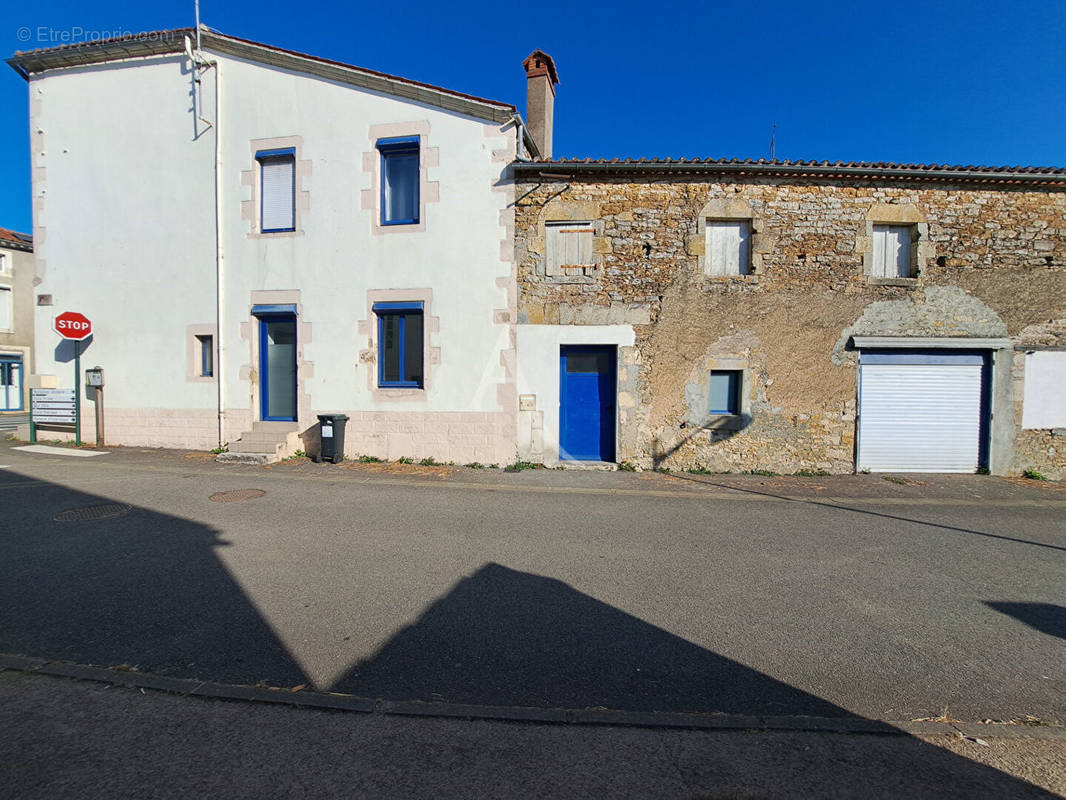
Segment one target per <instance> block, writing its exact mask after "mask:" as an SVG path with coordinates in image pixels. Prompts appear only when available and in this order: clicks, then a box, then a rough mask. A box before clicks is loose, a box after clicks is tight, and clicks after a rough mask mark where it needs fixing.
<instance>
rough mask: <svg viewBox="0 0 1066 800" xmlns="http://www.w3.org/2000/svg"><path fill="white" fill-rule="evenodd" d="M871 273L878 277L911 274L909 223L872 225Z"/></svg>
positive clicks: (906, 276) (907, 275)
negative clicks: (872, 261) (872, 257)
mask: <svg viewBox="0 0 1066 800" xmlns="http://www.w3.org/2000/svg"><path fill="white" fill-rule="evenodd" d="M873 255H874V265H873V272H872V273H871V274H873V275H874V276H875V277H878V278H909V277H910V276H911V228H910V226H909V225H874V248H873Z"/></svg>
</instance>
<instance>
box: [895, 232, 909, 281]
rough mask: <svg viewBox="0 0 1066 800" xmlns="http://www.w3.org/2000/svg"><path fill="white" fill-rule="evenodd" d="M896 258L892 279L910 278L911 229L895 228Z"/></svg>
mask: <svg viewBox="0 0 1066 800" xmlns="http://www.w3.org/2000/svg"><path fill="white" fill-rule="evenodd" d="M893 232H894V233H895V247H896V258H895V261H894V264H893V266H894V273H893V277H897V278H909V277H910V276H911V229H910V228H909V227H907V226H905V225H898V226H895V227H894V229H893Z"/></svg>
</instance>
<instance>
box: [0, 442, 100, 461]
mask: <svg viewBox="0 0 1066 800" xmlns="http://www.w3.org/2000/svg"><path fill="white" fill-rule="evenodd" d="M11 449H12V450H21V451H22V452H24V453H43V454H44V455H48V456H79V457H81V458H87V457H89V456H106V455H108V453H107V451H105V450H72V449H70V448H69V447H49V446H48V445H46V444H28V445H26V446H24V447H13V448H11Z"/></svg>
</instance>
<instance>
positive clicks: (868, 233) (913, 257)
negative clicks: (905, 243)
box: [855, 203, 936, 287]
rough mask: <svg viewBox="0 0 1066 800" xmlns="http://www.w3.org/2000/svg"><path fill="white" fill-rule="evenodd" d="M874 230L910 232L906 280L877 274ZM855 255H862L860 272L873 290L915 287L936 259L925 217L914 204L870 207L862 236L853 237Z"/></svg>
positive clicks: (877, 204)
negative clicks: (907, 229) (902, 228)
mask: <svg viewBox="0 0 1066 800" xmlns="http://www.w3.org/2000/svg"><path fill="white" fill-rule="evenodd" d="M875 226H876V227H877V228H881V227H882V226H888V227H890V228H891V227H907V228H909V229H910V275H909V276H907V277H899V276H885V275H878V274H877V273H876V258H875V254H874V244H875V240H876V238H877V237H876V236H875V230H874V229H875ZM855 251H856V252H857V253H861V254H862V271H863V274H864V275H866V280H867V282H868V283H869V284H870V285H872V286H910V287H916V286H918V279H919V277H920V276H921V275H922V274H923V273H924V272H925V270H926V269H927V268H928V266H929V264H930V263H932V262H933V260H934V259H935V257H936V252H935V248H934V246H933V243H932V242H931V241H930V240H929V225H928V223H927V222H926V221H925V215H924V214H923V213H922V211H921V210H920V209H919V208H918V206H917V205H915V204H913V203H875V204H874V205H873V206H871V208H870V210H869V211H868V212H867V214H866V230H865V231H864V234H863V235H860V236H856V237H855Z"/></svg>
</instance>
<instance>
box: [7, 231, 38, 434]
mask: <svg viewBox="0 0 1066 800" xmlns="http://www.w3.org/2000/svg"><path fill="white" fill-rule="evenodd" d="M33 275H34V273H33V238H32V237H30V236H27V235H26V234H24V233H16V232H14V231H10V230H7V229H6V228H0V429H5V430H6V429H9V428H14V427H16V425H17V423H18V422H21V421H22V419H23V418H24V417H25V416H26V408H27V403H28V402H29V401H28V397H29V389H28V386H29V383H28V382H27V380H26V376H27V374H28V373H30V372H32V371H33Z"/></svg>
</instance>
